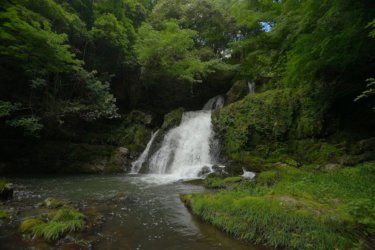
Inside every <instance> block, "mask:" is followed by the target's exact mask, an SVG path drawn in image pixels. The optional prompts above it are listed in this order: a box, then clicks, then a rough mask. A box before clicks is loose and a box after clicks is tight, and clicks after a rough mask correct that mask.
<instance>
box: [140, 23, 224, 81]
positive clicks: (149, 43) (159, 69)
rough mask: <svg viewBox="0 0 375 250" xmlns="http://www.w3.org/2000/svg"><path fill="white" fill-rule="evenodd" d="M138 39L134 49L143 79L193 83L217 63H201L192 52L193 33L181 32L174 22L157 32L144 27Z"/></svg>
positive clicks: (182, 30) (184, 30) (146, 25)
mask: <svg viewBox="0 0 375 250" xmlns="http://www.w3.org/2000/svg"><path fill="white" fill-rule="evenodd" d="M138 35H139V40H138V43H137V45H136V47H135V49H136V52H137V55H138V59H139V62H140V64H141V65H142V68H143V75H144V76H145V75H146V76H147V75H150V76H154V77H156V79H158V78H157V77H158V75H159V77H160V75H161V76H163V75H166V76H168V77H173V78H174V79H176V80H182V81H188V82H197V81H200V80H201V79H202V77H203V76H205V75H206V74H207V73H208V72H210V71H211V70H212V69H211V68H212V66H214V65H215V64H216V63H217V62H216V61H207V62H205V61H202V60H201V59H200V58H199V56H198V55H197V53H196V52H195V49H194V41H193V38H194V36H195V35H196V32H195V31H193V30H189V29H181V28H180V27H179V25H178V24H177V22H176V21H174V20H170V21H166V22H164V23H163V29H162V30H160V31H159V30H155V29H154V28H153V27H152V26H151V25H149V24H147V23H145V24H143V25H142V26H141V28H140V29H139V33H138Z"/></svg>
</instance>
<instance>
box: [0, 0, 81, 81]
mask: <svg viewBox="0 0 375 250" xmlns="http://www.w3.org/2000/svg"><path fill="white" fill-rule="evenodd" d="M0 18H1V19H2V20H4V21H3V22H1V26H0V38H1V41H2V43H1V45H0V51H1V52H0V55H1V56H2V57H3V61H5V62H8V63H11V64H15V65H19V66H21V67H22V68H23V69H24V70H25V72H26V73H27V74H28V75H35V74H38V75H46V74H47V73H50V72H52V73H60V72H74V71H76V70H77V69H78V68H79V66H80V65H81V64H82V62H81V61H79V60H77V59H76V58H75V55H74V54H73V53H71V52H70V51H69V50H70V46H69V45H68V44H67V35H66V34H58V33H55V32H54V31H52V27H51V24H50V22H49V21H48V19H46V18H45V17H43V16H41V15H40V14H38V13H35V12H33V11H31V10H29V9H27V8H25V7H24V6H21V5H18V4H17V5H13V6H7V7H6V9H5V11H2V12H1V13H0ZM46 62H48V63H46Z"/></svg>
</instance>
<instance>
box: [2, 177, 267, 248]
mask: <svg viewBox="0 0 375 250" xmlns="http://www.w3.org/2000/svg"><path fill="white" fill-rule="evenodd" d="M10 181H12V182H13V183H14V184H15V190H17V191H16V192H15V194H14V199H13V200H11V201H9V202H8V203H7V208H12V209H13V211H14V212H15V213H17V214H18V216H17V217H16V219H14V220H13V221H12V222H11V223H10V224H7V225H2V226H0V246H1V249H77V248H76V246H74V245H71V246H70V245H69V244H64V241H60V242H57V243H53V244H45V243H42V242H40V243H38V242H37V243H35V242H33V241H23V240H21V238H20V236H19V234H18V233H17V228H18V225H19V223H20V220H22V219H24V218H28V217H32V216H35V215H36V214H38V213H43V210H40V209H36V208H35V204H38V203H39V202H42V201H43V200H44V199H46V198H47V197H55V198H59V199H67V200H69V201H71V202H73V203H74V204H77V206H78V207H79V208H80V210H83V211H84V212H89V213H90V211H92V210H94V211H95V212H96V213H98V214H100V215H102V216H103V217H102V219H101V220H102V222H101V223H100V224H99V225H98V226H96V227H93V229H92V230H90V231H89V232H85V233H83V234H82V235H81V236H80V237H82V239H84V240H85V241H87V242H89V245H88V248H91V249H163V250H164V249H196V250H198V249H212V250H214V249H233V250H240V249H253V250H255V249H260V248H259V247H253V246H250V245H248V244H246V243H244V242H241V241H237V240H234V239H232V238H231V237H229V236H227V235H226V234H224V233H222V232H221V231H219V230H217V229H216V228H214V227H212V226H211V225H207V224H204V223H202V222H201V221H199V220H198V219H197V218H195V217H194V216H192V215H191V214H190V213H189V211H188V210H187V209H186V208H185V206H184V205H183V203H182V202H181V201H180V199H179V196H180V194H183V193H192V192H202V191H204V189H203V188H202V187H200V186H194V185H189V184H184V183H182V182H173V183H164V184H160V183H159V181H160V180H158V178H157V176H153V175H143V176H142V175H141V176H131V175H125V174H123V175H109V176H61V177H51V176H44V177H40V176H39V177H35V178H32V177H27V178H10ZM118 194H121V195H120V196H119V195H118ZM118 196H119V197H122V198H116V197H118Z"/></svg>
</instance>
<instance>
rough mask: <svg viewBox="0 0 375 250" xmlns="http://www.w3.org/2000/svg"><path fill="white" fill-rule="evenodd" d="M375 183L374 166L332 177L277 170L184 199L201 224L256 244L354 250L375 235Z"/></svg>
mask: <svg viewBox="0 0 375 250" xmlns="http://www.w3.org/2000/svg"><path fill="white" fill-rule="evenodd" d="M374 179H375V163H374V162H370V163H365V164H361V165H358V166H356V167H352V168H344V169H340V170H337V171H332V172H327V173H323V172H316V171H314V170H313V169H310V168H308V167H305V168H303V169H296V168H292V167H278V168H276V169H274V170H270V171H267V172H263V173H261V174H259V175H258V176H257V178H256V181H255V182H249V181H240V182H235V183H232V185H231V186H230V187H231V188H230V189H228V190H224V191H221V192H216V193H201V194H192V195H185V196H183V197H182V200H183V201H184V202H185V204H187V205H188V207H190V208H191V210H192V212H193V213H194V214H196V215H198V216H200V217H201V218H202V219H204V220H206V221H207V222H209V223H212V224H213V225H215V226H217V227H219V228H221V229H222V230H223V231H225V232H227V233H229V234H231V235H233V236H235V237H237V238H240V239H244V240H247V241H250V242H253V243H258V244H265V245H268V246H271V247H280V248H287V249H353V248H361V247H364V245H365V244H366V239H369V238H371V237H373V236H374V234H375V183H374ZM221 181H222V180H218V182H219V183H220V182H221ZM211 182H213V180H211Z"/></svg>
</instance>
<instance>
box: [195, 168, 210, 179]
mask: <svg viewBox="0 0 375 250" xmlns="http://www.w3.org/2000/svg"><path fill="white" fill-rule="evenodd" d="M209 173H211V169H210V167H207V166H204V167H203V168H202V169H201V171H199V173H198V177H202V176H205V175H207V174H209Z"/></svg>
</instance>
